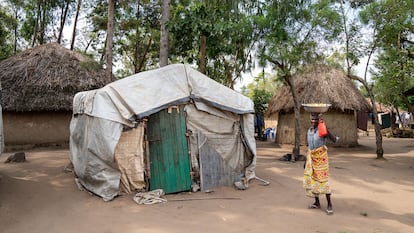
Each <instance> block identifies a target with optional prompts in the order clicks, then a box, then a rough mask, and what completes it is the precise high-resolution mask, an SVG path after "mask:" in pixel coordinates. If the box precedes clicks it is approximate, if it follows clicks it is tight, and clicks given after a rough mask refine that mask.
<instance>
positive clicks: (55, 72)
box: [0, 43, 113, 112]
mask: <svg viewBox="0 0 414 233" xmlns="http://www.w3.org/2000/svg"><path fill="white" fill-rule="evenodd" d="M0 81H1V86H2V91H1V105H2V108H3V110H4V111H13V112H28V111H70V110H72V102H73V97H74V95H75V94H76V93H77V92H80V91H85V90H92V89H96V88H101V87H103V86H105V85H106V84H108V83H110V82H111V81H113V78H112V80H110V79H109V78H107V76H106V74H105V70H103V69H102V68H100V67H99V66H98V65H97V63H96V62H95V61H93V59H91V58H89V57H87V56H84V55H81V54H79V53H76V52H74V51H71V50H69V49H67V48H65V47H63V46H61V45H60V44H57V43H50V44H45V45H40V46H37V47H33V48H31V49H27V50H25V51H23V52H21V53H19V54H17V55H15V56H13V57H10V58H8V59H6V60H3V61H1V62H0Z"/></svg>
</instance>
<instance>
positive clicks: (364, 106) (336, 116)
mask: <svg viewBox="0 0 414 233" xmlns="http://www.w3.org/2000/svg"><path fill="white" fill-rule="evenodd" d="M293 80H294V85H295V88H296V91H297V93H298V97H299V102H300V103H330V104H332V107H331V108H330V109H329V110H328V112H326V113H324V114H323V119H324V120H325V121H326V123H327V125H328V127H329V129H330V131H331V132H332V133H334V134H336V135H338V136H339V137H340V138H341V140H340V142H339V144H340V145H341V146H354V145H357V144H358V134H357V133H358V130H357V112H358V111H368V110H369V109H370V107H369V104H368V103H367V101H366V100H365V98H364V97H363V95H362V94H361V93H360V91H359V90H358V89H357V87H356V85H355V84H354V83H353V82H352V81H351V80H350V79H349V78H347V77H346V75H345V73H344V72H343V71H341V70H338V69H334V68H331V67H328V66H323V65H311V66H308V67H306V68H305V69H304V70H303V72H300V74H298V75H295V77H293ZM293 107H294V103H293V97H292V94H291V92H290V88H289V87H288V86H283V87H281V88H280V89H279V90H278V91H277V92H276V93H275V95H274V96H273V97H272V98H271V100H270V103H269V107H268V109H267V112H266V116H272V115H274V114H278V116H279V119H278V125H277V131H276V139H275V141H276V142H277V143H279V144H294V141H295V116H294V109H293ZM300 113H301V114H300V125H301V131H300V132H301V135H300V141H301V145H305V144H306V131H307V129H308V128H309V126H310V121H309V113H308V112H306V111H305V110H304V109H303V108H301V112H300Z"/></svg>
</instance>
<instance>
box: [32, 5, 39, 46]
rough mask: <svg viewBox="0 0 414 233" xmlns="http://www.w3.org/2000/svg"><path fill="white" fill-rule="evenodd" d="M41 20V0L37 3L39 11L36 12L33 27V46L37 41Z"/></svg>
mask: <svg viewBox="0 0 414 233" xmlns="http://www.w3.org/2000/svg"><path fill="white" fill-rule="evenodd" d="M39 21H40V2H38V3H37V12H36V21H35V25H34V27H33V39H32V47H34V45H35V43H36V38H37V33H38V31H39V30H38V29H39Z"/></svg>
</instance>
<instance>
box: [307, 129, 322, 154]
mask: <svg viewBox="0 0 414 233" xmlns="http://www.w3.org/2000/svg"><path fill="white" fill-rule="evenodd" d="M308 144H309V145H308V147H309V149H310V150H313V149H316V148H319V147H321V146H324V145H325V144H326V137H319V134H318V127H316V128H313V127H310V128H309V129H308Z"/></svg>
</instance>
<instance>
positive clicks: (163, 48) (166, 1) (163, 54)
mask: <svg viewBox="0 0 414 233" xmlns="http://www.w3.org/2000/svg"><path fill="white" fill-rule="evenodd" d="M169 19H170V0H163V1H162V17H161V38H160V66H161V67H163V66H166V65H168V48H169V39H168V37H169V33H168V30H167V29H166V24H167V22H168V20H169Z"/></svg>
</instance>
